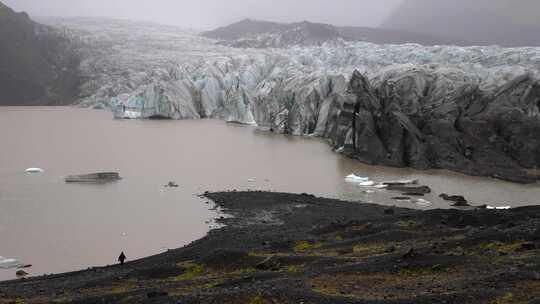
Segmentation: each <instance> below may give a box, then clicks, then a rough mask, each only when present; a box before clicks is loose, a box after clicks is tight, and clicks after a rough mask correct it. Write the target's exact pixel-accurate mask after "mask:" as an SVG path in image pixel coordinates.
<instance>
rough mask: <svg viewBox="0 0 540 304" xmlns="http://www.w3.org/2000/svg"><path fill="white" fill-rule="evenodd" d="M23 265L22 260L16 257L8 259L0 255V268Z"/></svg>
mask: <svg viewBox="0 0 540 304" xmlns="http://www.w3.org/2000/svg"><path fill="white" fill-rule="evenodd" d="M21 265H22V264H21V262H19V261H17V260H16V259H8V258H4V257H1V256H0V269H12V268H19V267H20V266H21Z"/></svg>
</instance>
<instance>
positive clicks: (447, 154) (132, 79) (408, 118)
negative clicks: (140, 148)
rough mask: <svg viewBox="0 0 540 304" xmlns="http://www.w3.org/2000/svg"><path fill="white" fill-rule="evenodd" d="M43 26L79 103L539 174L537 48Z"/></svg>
mask: <svg viewBox="0 0 540 304" xmlns="http://www.w3.org/2000/svg"><path fill="white" fill-rule="evenodd" d="M45 22H47V23H49V24H52V25H54V26H57V27H63V28H65V30H66V32H69V34H70V35H71V36H72V39H73V40H74V41H77V42H78V43H79V45H80V49H81V52H83V53H84V60H83V62H82V64H81V67H80V69H81V72H82V73H83V75H84V77H85V79H87V81H86V82H85V83H84V84H83V86H82V92H83V93H82V96H81V99H80V104H81V105H82V106H87V107H106V108H110V109H111V110H112V111H113V112H114V113H115V116H116V117H126V118H168V119H200V118H216V119H222V120H226V121H230V122H238V123H244V124H250V125H257V126H259V127H263V128H266V129H268V130H271V131H273V132H278V133H287V134H293V135H310V136H320V137H324V138H327V139H328V140H329V141H330V142H331V144H332V145H333V146H334V148H335V149H336V150H338V151H341V152H342V153H344V154H346V155H348V156H351V157H354V158H357V159H359V160H361V161H364V162H367V163H371V164H382V165H392V166H411V167H415V168H422V169H427V168H445V169H451V170H456V171H460V172H464V173H467V174H472V175H487V176H493V177H497V178H503V179H509V180H513V181H519V182H535V181H537V180H538V173H537V171H538V170H537V167H538V165H539V164H540V74H539V71H540V70H539V68H540V48H532V47H531V48H501V47H498V46H482V47H480V46H478V47H457V46H431V47H425V46H421V45H417V44H402V45H377V44H372V43H367V42H361V41H360V42H350V41H344V40H335V41H330V42H327V43H324V44H322V45H320V46H302V45H297V46H292V47H288V48H279V49H277V48H259V49H237V48H233V47H227V46H223V45H219V44H218V43H216V41H214V40H211V39H207V38H204V37H201V36H200V35H198V32H196V31H191V30H183V29H179V28H176V27H172V26H164V25H159V24H153V23H141V22H131V21H121V20H110V19H90V18H84V19H81V18H78V19H48V20H46V21H45Z"/></svg>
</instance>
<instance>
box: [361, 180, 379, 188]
mask: <svg viewBox="0 0 540 304" xmlns="http://www.w3.org/2000/svg"><path fill="white" fill-rule="evenodd" d="M373 185H375V182H374V181H367V182H361V183H359V184H358V186H361V187H371V186H373Z"/></svg>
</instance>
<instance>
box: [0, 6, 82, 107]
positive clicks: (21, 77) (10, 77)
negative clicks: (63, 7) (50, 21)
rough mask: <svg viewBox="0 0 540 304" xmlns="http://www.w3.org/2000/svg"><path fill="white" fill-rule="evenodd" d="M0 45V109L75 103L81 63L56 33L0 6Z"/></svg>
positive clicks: (23, 15) (67, 43) (24, 15)
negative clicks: (9, 106)
mask: <svg viewBox="0 0 540 304" xmlns="http://www.w3.org/2000/svg"><path fill="white" fill-rule="evenodd" d="M0 41H2V43H0V105H49V104H54V105H56V104H67V103H71V102H73V101H74V99H75V97H76V96H77V95H78V85H79V79H78V76H77V69H78V65H79V62H80V61H79V59H78V56H77V55H76V53H75V52H74V51H73V50H72V49H71V48H70V43H69V41H68V40H67V39H66V38H64V37H63V36H62V35H61V34H60V33H59V32H57V31H56V30H54V29H52V28H50V27H46V26H43V25H40V24H37V23H35V22H33V21H32V20H31V19H30V17H29V16H28V15H27V14H26V13H16V12H14V11H13V10H12V9H11V8H9V7H7V6H6V5H4V4H2V3H0Z"/></svg>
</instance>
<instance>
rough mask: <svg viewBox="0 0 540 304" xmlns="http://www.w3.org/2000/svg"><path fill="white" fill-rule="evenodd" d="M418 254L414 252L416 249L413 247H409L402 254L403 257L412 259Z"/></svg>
mask: <svg viewBox="0 0 540 304" xmlns="http://www.w3.org/2000/svg"><path fill="white" fill-rule="evenodd" d="M417 255H418V254H417V253H416V250H414V248H411V249H409V250H408V251H407V252H406V253H405V254H404V255H403V256H402V258H403V259H412V258H414V257H416V256H417Z"/></svg>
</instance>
